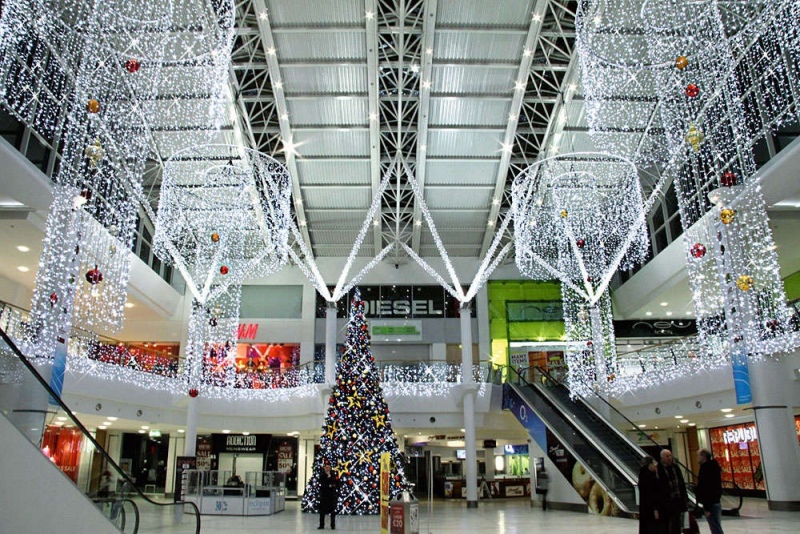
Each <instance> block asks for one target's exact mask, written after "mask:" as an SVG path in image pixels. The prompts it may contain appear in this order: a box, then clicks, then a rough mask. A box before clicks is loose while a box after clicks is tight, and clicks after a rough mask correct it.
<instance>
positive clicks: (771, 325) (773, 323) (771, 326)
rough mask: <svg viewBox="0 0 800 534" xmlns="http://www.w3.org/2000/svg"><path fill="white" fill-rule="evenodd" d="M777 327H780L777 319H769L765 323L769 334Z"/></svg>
mask: <svg viewBox="0 0 800 534" xmlns="http://www.w3.org/2000/svg"><path fill="white" fill-rule="evenodd" d="M778 326H780V323H778V320H777V319H770V320H769V321H767V328H769V330H770V332H775V331H776V330H777V329H778Z"/></svg>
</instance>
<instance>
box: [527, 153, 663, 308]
mask: <svg viewBox="0 0 800 534" xmlns="http://www.w3.org/2000/svg"><path fill="white" fill-rule="evenodd" d="M511 209H512V213H513V217H514V243H515V248H516V262H517V267H518V268H519V270H520V272H522V273H523V274H524V275H526V276H529V277H531V278H534V279H538V280H548V279H553V278H556V279H558V280H561V281H562V282H563V283H566V284H569V285H571V287H572V288H573V289H574V290H575V291H576V292H577V293H578V294H579V295H581V296H583V298H584V299H585V300H586V301H587V302H589V303H592V304H593V303H594V302H596V301H597V300H599V298H600V297H601V295H602V294H603V292H604V290H605V289H606V287H607V286H608V282H609V281H610V279H611V276H612V275H613V274H614V272H615V271H616V270H617V269H629V268H631V267H632V266H634V265H636V264H638V263H641V262H642V261H644V258H645V256H646V253H647V245H648V238H647V232H646V231H645V229H644V226H643V223H644V211H643V200H642V194H641V187H640V185H639V177H638V175H637V172H636V166H635V165H633V163H631V162H630V161H628V160H626V159H623V158H620V157H615V156H610V155H608V154H602V153H576V154H565V155H563V156H555V157H552V158H549V159H546V160H542V161H541V162H538V163H536V164H534V165H532V166H531V167H529V168H528V170H527V171H526V172H525V173H524V174H522V175H521V176H520V177H519V178H517V180H516V181H515V182H514V189H513V204H512V208H511Z"/></svg>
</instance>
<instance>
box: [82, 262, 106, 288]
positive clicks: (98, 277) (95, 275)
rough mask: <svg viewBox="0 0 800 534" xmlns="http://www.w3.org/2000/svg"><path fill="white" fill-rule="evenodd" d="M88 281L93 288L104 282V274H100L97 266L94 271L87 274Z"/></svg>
mask: <svg viewBox="0 0 800 534" xmlns="http://www.w3.org/2000/svg"><path fill="white" fill-rule="evenodd" d="M86 281H87V282H89V283H90V284H92V285H93V286H94V285H97V284H99V283H100V282H102V281H103V273H101V272H100V269H98V268H97V265H95V266H94V269H92V270H90V271H88V272H87V273H86Z"/></svg>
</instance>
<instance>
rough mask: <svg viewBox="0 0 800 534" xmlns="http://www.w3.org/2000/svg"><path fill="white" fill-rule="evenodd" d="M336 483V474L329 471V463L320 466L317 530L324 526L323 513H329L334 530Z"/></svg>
mask: <svg viewBox="0 0 800 534" xmlns="http://www.w3.org/2000/svg"><path fill="white" fill-rule="evenodd" d="M338 485H339V482H338V481H337V480H336V476H335V475H334V474H333V473H331V464H325V465H324V466H323V467H322V473H320V474H319V528H318V529H317V530H323V529H324V528H325V514H330V516H331V530H336V501H337V500H338V498H339V495H338V491H337V490H338V487H337V486H338Z"/></svg>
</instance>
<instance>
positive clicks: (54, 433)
mask: <svg viewBox="0 0 800 534" xmlns="http://www.w3.org/2000/svg"><path fill="white" fill-rule="evenodd" d="M82 439H83V435H82V434H81V431H80V430H78V429H77V428H62V427H60V426H57V425H50V426H48V427H47V428H46V429H45V431H44V437H43V438H42V454H44V455H45V456H46V457H48V458H49V459H50V461H51V462H53V463H54V464H56V465H57V466H58V468H59V469H61V471H63V472H64V474H65V475H67V476H68V477H69V478H70V479H71V480H72V481H73V482H75V483H76V484H77V483H78V464H79V461H80V456H81V441H82Z"/></svg>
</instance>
